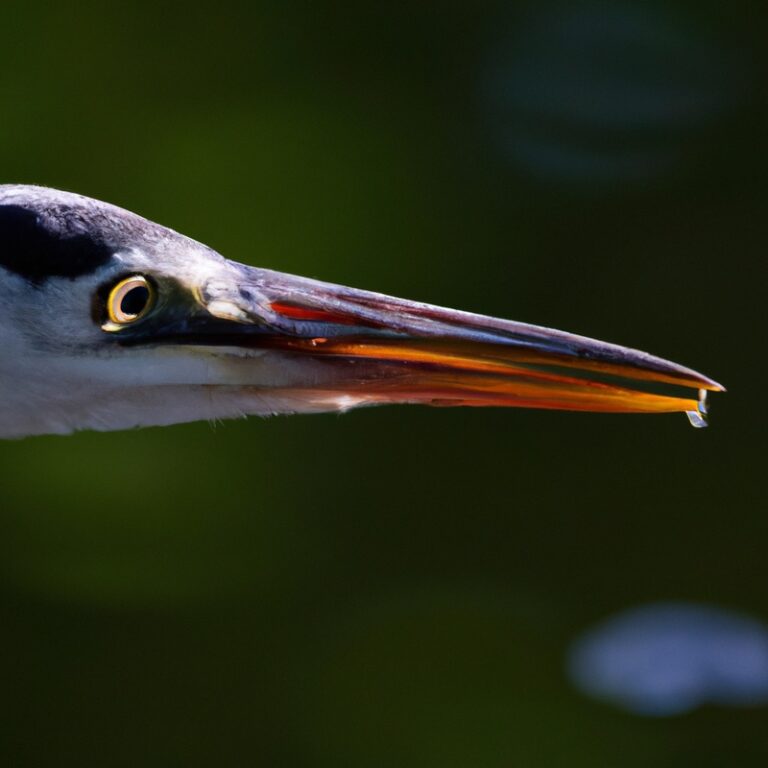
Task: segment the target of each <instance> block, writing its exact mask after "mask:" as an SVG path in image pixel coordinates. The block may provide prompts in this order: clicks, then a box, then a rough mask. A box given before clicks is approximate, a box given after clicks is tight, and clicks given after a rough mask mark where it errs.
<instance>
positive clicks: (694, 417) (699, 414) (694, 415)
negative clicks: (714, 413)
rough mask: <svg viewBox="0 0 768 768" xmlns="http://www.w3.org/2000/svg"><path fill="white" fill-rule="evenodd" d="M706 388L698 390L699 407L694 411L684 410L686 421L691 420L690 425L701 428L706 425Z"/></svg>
mask: <svg viewBox="0 0 768 768" xmlns="http://www.w3.org/2000/svg"><path fill="white" fill-rule="evenodd" d="M707 413H708V411H707V390H706V389H700V390H699V407H698V409H697V410H695V411H686V412H685V415H686V416H687V417H688V421H690V422H691V426H693V427H696V428H697V429H701V428H703V427H706V426H707Z"/></svg>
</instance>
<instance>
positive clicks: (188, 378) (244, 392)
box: [0, 185, 721, 437]
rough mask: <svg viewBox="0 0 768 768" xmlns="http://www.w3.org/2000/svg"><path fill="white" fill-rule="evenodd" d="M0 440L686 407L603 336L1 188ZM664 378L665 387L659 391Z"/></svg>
mask: <svg viewBox="0 0 768 768" xmlns="http://www.w3.org/2000/svg"><path fill="white" fill-rule="evenodd" d="M0 343H1V347H0V393H1V394H2V402H0V436H7V437H12V436H21V435H28V434H41V433H68V432H71V431H73V430H76V429H97V430H111V429H122V428H127V427H133V426H142V425H159V424H171V423H175V422H183V421H193V420H197V419H220V418H231V417H236V416H242V415H248V414H270V413H280V412H316V411H327V410H344V409H347V408H350V407H354V406H358V405H367V404H378V403H390V402H411V403H426V404H431V405H505V406H525V407H536V408H557V409H566V410H592V411H611V412H621V411H624V412H661V411H686V412H688V413H690V414H691V415H692V419H693V420H694V421H699V422H702V420H703V414H702V411H703V400H702V398H701V397H699V396H698V395H697V394H692V393H691V390H692V389H693V390H695V391H699V390H701V391H706V390H711V389H721V387H720V386H719V385H718V384H717V383H716V382H714V381H712V380H711V379H708V378H707V377H705V376H702V375H701V374H699V373H696V372H695V371H692V370H690V369H688V368H684V367H682V366H679V365H676V364H674V363H670V362H668V361H665V360H662V359H660V358H656V357H653V356H650V355H647V354H645V353H642V352H638V351H636V350H631V349H627V348H625V347H619V346H617V345H614V344H607V343H605V342H600V341H596V340H594V339H587V338H585V337H581V336H574V335H571V334H567V333H564V332H561V331H555V330H552V329H547V328H539V327H537V326H531V325H527V324H524V323H516V322H512V321H506V320H497V319H495V318H488V317H483V316H479V315H473V314H469V313H464V312H457V311H454V310H448V309H442V308H439V307H433V306H430V305H426V304H421V303H417V302H411V301H406V300H402V299H396V298H393V297H388V296H383V295H381V294H376V293H371V292H368V291H359V290H355V289H351V288H345V287H343V286H337V285H332V284H329V283H323V282H319V281H316V280H310V279H307V278H302V277H296V276H291V275H285V274H282V273H278V272H273V271H270V270H265V269H258V268H255V267H250V266H246V265H243V264H239V263H237V262H233V261H229V260H227V259H225V258H223V257H222V256H220V255H219V254H218V253H216V252H215V251H213V250H212V249H210V248H208V247H206V246H204V245H202V244H201V243H198V242H195V241H194V240H191V239H189V238H187V237H184V236H183V235H181V234H179V233H177V232H174V231H173V230H170V229H168V228H166V227H162V226H160V225H158V224H154V223H152V222H150V221H148V220H146V219H144V218H142V217H140V216H137V215H135V214H133V213H130V212H128V211H125V210H123V209H120V208H117V207H115V206H112V205H109V204H106V203H102V202H99V201H96V200H92V199H89V198H86V197H82V196H79V195H74V194H70V193H66V192H60V191H57V190H51V189H46V188H42V187H32V186H21V185H6V186H0ZM659 387H670V388H671V391H664V392H662V391H660V390H659V389H658V388H659Z"/></svg>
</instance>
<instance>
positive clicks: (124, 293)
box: [107, 275, 155, 325]
mask: <svg viewBox="0 0 768 768" xmlns="http://www.w3.org/2000/svg"><path fill="white" fill-rule="evenodd" d="M154 301H155V289H154V288H153V287H152V285H151V283H150V282H149V281H148V280H147V279H146V278H145V277H142V276H141V275H132V276H131V277H126V278H125V279H124V280H121V281H120V282H119V283H117V285H115V287H114V288H113V289H112V290H111V291H110V292H109V297H108V298H107V315H108V316H109V320H110V322H112V323H115V324H116V325H126V324H127V323H132V322H134V321H135V320H138V319H139V318H140V317H142V316H143V315H145V314H146V313H147V312H148V311H149V309H150V308H151V307H152V304H153V303H154Z"/></svg>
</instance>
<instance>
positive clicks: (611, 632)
mask: <svg viewBox="0 0 768 768" xmlns="http://www.w3.org/2000/svg"><path fill="white" fill-rule="evenodd" d="M568 674H569V677H570V679H571V681H572V682H573V684H574V685H575V686H576V687H577V688H578V689H579V690H580V691H581V692H582V693H585V694H587V695H589V696H593V697H596V698H599V699H603V700H606V701H609V702H611V703H613V704H616V705H617V706H619V707H622V708H623V709H627V710H629V711H631V712H634V713H636V714H640V715H652V716H665V715H676V714H681V713H683V712H689V711H690V710H693V709H695V708H697V707H699V706H701V705H702V704H707V703H710V704H722V705H730V706H750V705H758V704H764V703H768V627H767V626H766V625H765V624H763V623H762V622H760V621H757V620H756V619H752V618H750V617H748V616H744V615H741V614H738V613H734V612H732V611H725V610H721V609H718V608H714V607H709V606H705V605H697V604H691V603H655V604H650V605H646V606H643V607H640V608H635V609H632V610H629V611H626V612H624V613H621V614H618V615H617V616H614V617H612V618H610V619H608V620H607V621H606V622H604V623H603V624H600V625H599V626H597V627H596V628H594V629H592V630H589V631H588V632H586V633H584V634H583V635H582V636H581V637H579V638H578V639H577V640H576V642H574V643H573V645H572V646H571V648H570V650H569V654H568Z"/></svg>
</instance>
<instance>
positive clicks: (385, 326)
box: [176, 265, 724, 426]
mask: <svg viewBox="0 0 768 768" xmlns="http://www.w3.org/2000/svg"><path fill="white" fill-rule="evenodd" d="M233 266H234V267H235V268H236V272H235V279H233V280H228V279H225V280H217V281H211V282H209V283H207V284H206V285H205V286H204V287H203V288H202V289H201V290H200V291H199V296H198V298H199V301H200V303H201V304H202V305H203V306H204V307H205V309H206V310H207V312H206V314H207V316H208V317H211V316H213V317H214V318H216V320H215V321H214V322H212V323H207V324H206V323H204V324H202V325H201V324H197V325H196V326H195V327H194V328H193V327H190V328H188V330H187V331H186V332H185V336H186V338H185V339H184V340H185V341H187V342H188V343H189V342H192V341H194V342H195V343H205V344H223V345H228V346H237V347H250V348H255V347H258V348H263V349H271V350H280V351H281V352H282V353H284V354H286V355H289V356H291V357H292V358H296V359H306V358H311V359H313V360H315V361H323V362H324V363H325V364H326V365H328V366H331V368H330V370H331V373H330V375H329V376H326V377H319V378H318V377H314V378H313V379H312V380H310V381H306V382H303V383H301V384H300V385H297V387H296V389H301V390H304V391H311V392H313V394H314V395H316V396H322V394H323V393H325V394H326V395H328V396H329V397H336V398H337V399H339V398H345V400H344V402H348V403H349V404H350V405H358V404H370V403H396V402H407V403H423V404H428V405H439V406H450V405H469V406H514V407H525V408H546V409H560V410H572V411H596V412H613V413H662V412H676V411H680V412H685V413H687V414H688V415H689V418H690V420H691V422H692V423H693V424H694V425H695V426H704V425H705V424H706V405H705V398H706V393H707V391H722V390H723V389H724V388H723V387H722V386H721V385H720V384H718V383H717V382H716V381H713V380H712V379H710V378H708V377H706V376H704V375H703V374H701V373H698V372H696V371H694V370H691V369H690V368H685V367H683V366H681V365H678V364H676V363H672V362H669V361H667V360H663V359H661V358H659V357H654V356H652V355H649V354H646V353H645V352H640V351H638V350H634V349H628V348H626V347H622V346H618V345H615V344H609V343H606V342H603V341H598V340H595V339H590V338H586V337H584V336H576V335H573V334H569V333H565V332H563V331H557V330H553V329H550V328H542V327H538V326H535V325H528V324H525V323H518V322H514V321H510V320H500V319H496V318H492V317H485V316H482V315H476V314H471V313H468V312H460V311H456V310H452V309H444V308H441V307H435V306H431V305H428V304H421V303H418V302H413V301H407V300H404V299H397V298H393V297H391V296H384V295H381V294H377V293H372V292H368V291H361V290H356V289H352V288H346V287H343V286H339V285H333V284H329V283H324V282H319V281H315V280H310V279H307V278H302V277H295V276H292V275H285V274H282V273H278V272H272V271H270V270H262V269H255V268H252V267H245V266H242V265H233ZM176 340H177V341H179V340H182V339H180V338H179V337H178V336H177V337H176Z"/></svg>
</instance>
